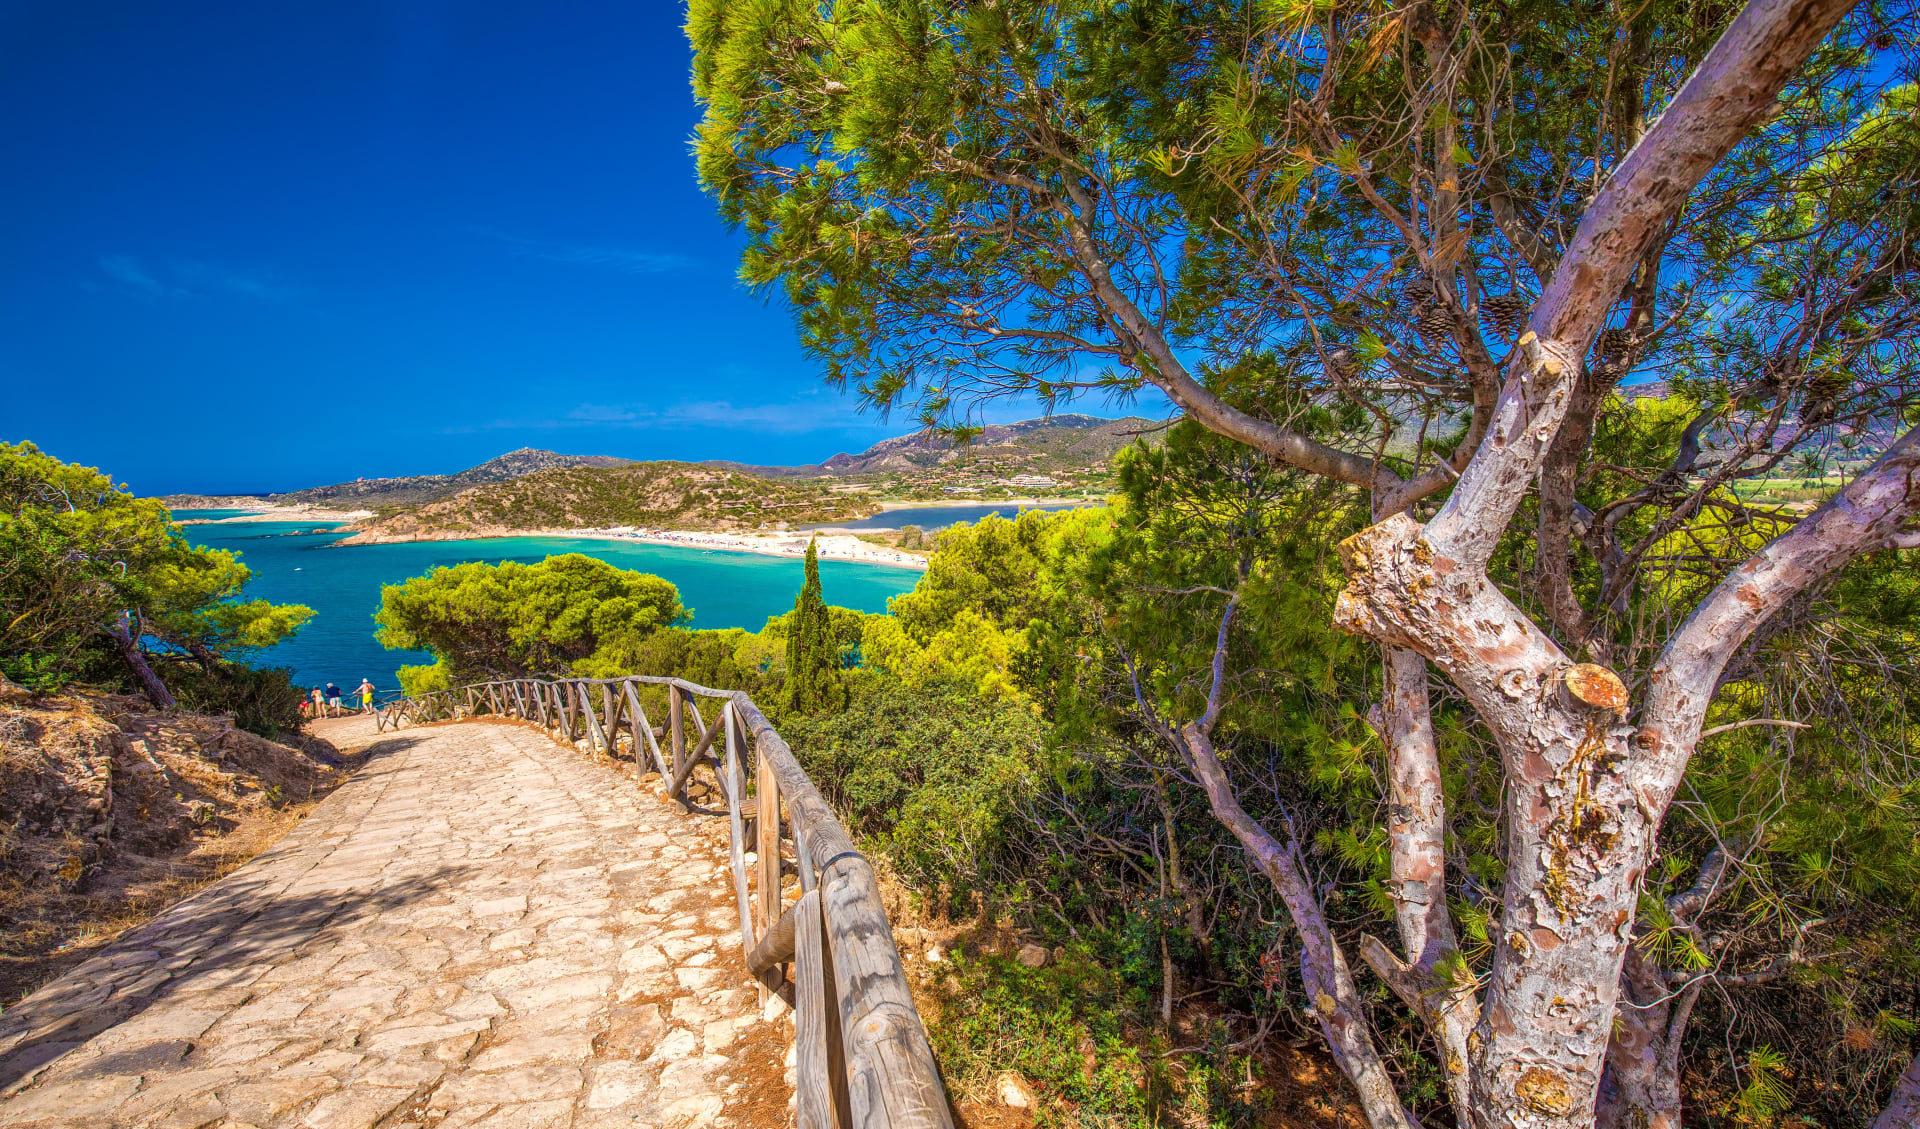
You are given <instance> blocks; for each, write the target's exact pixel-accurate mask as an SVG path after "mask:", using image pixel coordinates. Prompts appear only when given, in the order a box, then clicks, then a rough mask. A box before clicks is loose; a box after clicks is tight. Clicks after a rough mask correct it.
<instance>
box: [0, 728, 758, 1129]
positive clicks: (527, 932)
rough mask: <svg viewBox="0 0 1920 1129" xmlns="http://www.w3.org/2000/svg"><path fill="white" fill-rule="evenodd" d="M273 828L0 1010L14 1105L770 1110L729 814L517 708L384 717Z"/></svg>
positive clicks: (149, 1118) (198, 1111) (725, 1117)
mask: <svg viewBox="0 0 1920 1129" xmlns="http://www.w3.org/2000/svg"><path fill="white" fill-rule="evenodd" d="M326 724H331V725H332V726H333V727H334V730H335V731H334V732H330V733H329V734H328V736H330V737H332V738H333V739H334V740H335V741H336V742H339V743H341V744H343V745H351V744H354V743H356V742H355V741H354V739H353V738H354V736H355V734H358V736H359V740H358V742H357V743H358V744H361V745H368V744H371V747H372V759H371V761H370V762H369V763H368V764H367V766H366V767H365V768H363V769H362V770H361V771H360V772H359V773H358V774H357V775H356V776H355V777H354V778H353V779H352V780H350V781H348V782H347V783H345V784H344V785H342V786H341V787H340V788H339V789H338V790H336V791H335V792H334V793H333V794H332V795H331V796H329V797H328V798H327V799H326V800H325V801H324V802H323V803H322V804H321V805H320V806H319V807H318V808H317V809H316V810H315V811H314V813H313V814H312V815H310V816H309V817H308V818H307V819H306V820H305V821H304V822H303V823H301V825H300V826H299V827H298V828H297V829H296V830H295V831H294V832H293V833H292V834H290V835H289V836H287V838H285V839H284V840H282V841H281V842H280V843H279V844H278V845H277V846H276V847H274V848H273V849H272V850H270V851H268V852H267V853H265V854H263V855H261V856H260V857H259V858H257V859H255V860H254V861H253V862H251V863H249V864H248V865H247V866H246V867H244V868H242V869H241V870H239V871H237V872H235V873H234V874H232V875H230V876H229V877H227V878H226V879H224V880H222V881H220V882H218V883H216V884H214V885H212V886H210V887H208V888H207V889H205V890H203V891H201V892H200V893H199V894H197V895H196V896H194V897H192V898H190V899H188V900H186V901H184V902H181V903H180V904H178V905H176V906H174V907H173V908H171V909H169V910H168V911H166V912H165V913H163V914H161V915H160V916H159V917H157V918H155V919H154V920H153V921H151V922H149V923H148V924H147V925H145V926H143V927H141V928H140V929H138V930H135V931H134V932H132V933H130V934H128V935H127V936H126V937H124V938H122V939H121V940H120V941H118V942H117V943H115V944H114V945H113V946H111V947H110V948H108V949H106V950H104V951H103V952H102V953H101V954H100V955H99V956H98V957H96V958H95V959H93V960H90V961H88V962H87V963H86V964H84V965H82V966H80V967H79V968H77V969H75V970H74V971H73V972H71V973H69V974H68V975H66V976H64V977H62V978H61V979H59V980H57V981H55V982H53V983H52V984H49V985H48V986H47V987H45V988H43V989H42V990H40V991H39V992H36V993H35V994H33V995H32V996H30V997H28V998H27V999H26V1000H24V1001H22V1002H21V1004H20V1005H19V1006H17V1007H15V1008H13V1009H12V1010H9V1011H8V1012H6V1013H5V1014H4V1015H0V1086H4V1087H6V1089H5V1091H4V1092H5V1094H6V1095H7V1096H6V1097H5V1099H4V1101H0V1126H54V1125H58V1126H74V1127H82V1126H127V1127H145V1126H152V1127H155V1129H163V1127H164V1129H202V1127H210V1126H231V1127H234V1129H239V1127H241V1126H256V1127H259V1129H268V1127H273V1126H300V1127H304V1129H360V1127H368V1126H374V1125H379V1126H383V1127H390V1129H402V1127H416V1126H417V1127H421V1129H426V1127H433V1126H437V1127H440V1129H458V1127H461V1126H469V1125H475V1126H486V1127H495V1126H498V1127H502V1129H520V1127H525V1129H535V1127H544V1126H579V1127H597V1126H613V1125H618V1126H636V1125H640V1126H653V1127H656V1129H669V1127H673V1129H678V1127H682V1126H689V1125H720V1126H725V1125H736V1126H746V1127H755V1129H758V1127H761V1126H777V1125H780V1124H783V1123H784V1122H785V1121H786V1120H787V1119H788V1112H787V1110H788V1099H789V1095H790V1093H791V1090H790V1087H789V1085H788V1082H787V1077H788V1075H787V1062H786V1061H785V1060H786V1059H787V1058H788V1054H789V1047H790V1045H791V1035H792V1024H791V1021H790V1019H789V1018H788V1017H786V1016H785V1015H784V1014H782V1011H783V1009H782V1005H781V1004H779V1002H778V1001H777V1000H776V1001H774V1002H772V1003H771V1004H770V1005H768V1006H767V1008H766V1009H765V1010H764V1011H763V1009H762V1007H761V1006H760V1001H759V995H758V992H757V990H756V989H755V988H754V986H753V984H752V981H751V980H750V979H749V978H748V976H747V974H746V970H745V966H744V965H743V963H742V962H741V960H740V956H739V937H738V932H737V931H738V928H739V918H738V915H737V911H736V910H735V908H734V905H733V900H732V896H731V891H732V887H731V879H730V877H729V875H728V873H727V871H726V857H727V849H726V825H725V822H724V821H722V820H718V819H714V818H712V817H710V816H701V815H689V814H685V813H683V812H681V810H680V809H679V807H678V806H677V805H676V804H674V803H672V802H670V801H668V800H666V799H664V798H662V797H661V795H660V794H659V791H658V783H657V781H656V780H655V779H654V778H649V780H648V784H647V786H646V788H644V789H643V788H641V787H638V786H636V784H635V783H634V780H633V778H632V775H631V771H630V769H623V768H621V767H618V766H615V765H613V764H611V763H609V762H606V761H604V760H596V759H595V758H593V757H592V756H590V755H589V754H587V753H583V752H580V751H577V750H575V749H573V748H570V747H567V746H564V745H561V744H558V743H555V742H554V741H552V740H551V739H550V738H548V737H547V736H546V735H545V734H543V733H540V732H538V731H537V730H534V729H532V728H530V727H524V726H519V725H512V724H501V723H493V724H489V723H476V722H467V723H460V724H453V725H439V726H428V727H423V728H418V729H410V730H405V731H402V732H400V733H398V734H390V735H387V736H385V737H384V738H379V739H376V738H375V737H374V735H373V734H372V733H371V732H370V728H371V727H370V725H367V724H366V723H365V722H364V721H352V722H337V723H326Z"/></svg>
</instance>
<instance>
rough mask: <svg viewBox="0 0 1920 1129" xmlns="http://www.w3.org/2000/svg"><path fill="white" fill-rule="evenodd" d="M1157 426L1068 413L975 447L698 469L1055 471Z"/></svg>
mask: <svg viewBox="0 0 1920 1129" xmlns="http://www.w3.org/2000/svg"><path fill="white" fill-rule="evenodd" d="M1152 426H1154V421H1153V420H1150V419H1147V418H1145V417H1144V416H1122V417H1120V418H1118V419H1108V418H1106V417H1104V416H1090V415H1081V414H1078V413H1066V414H1062V415H1056V416H1039V417H1036V418H1034V419H1024V420H1019V421H1017V422H1015V423H994V424H987V425H985V426H984V427H982V428H981V429H980V434H978V435H976V436H975V437H974V438H973V440H972V442H970V443H968V444H965V445H964V446H958V447H956V446H953V445H952V444H950V443H949V444H941V443H938V442H937V437H936V436H934V435H933V434H931V433H929V432H927V431H924V430H922V431H916V432H911V433H909V434H906V435H896V436H894V437H892V438H890V439H882V440H880V441H879V442H878V443H875V444H874V445H873V446H871V447H868V448H867V449H866V450H864V451H862V452H860V453H859V454H858V455H852V454H848V453H847V452H845V451H842V452H840V453H838V454H836V455H834V456H833V457H832V458H829V459H826V460H825V461H823V462H818V463H809V464H806V465H802V466H765V465H758V464H754V463H742V462H735V461H732V460H728V459H703V460H701V462H700V464H699V465H701V466H711V467H721V468H724V469H726V470H733V471H739V472H741V473H744V474H755V475H759V476H761V477H763V478H824V477H828V476H832V475H858V474H885V473H888V472H896V471H897V472H911V471H915V470H925V469H928V468H931V467H936V466H940V465H942V464H945V463H950V462H954V461H956V460H959V459H966V458H983V459H984V458H995V457H1012V458H1015V459H1019V460H1023V461H1027V462H1031V463H1034V464H1035V465H1034V467H1033V469H1036V470H1053V469H1059V468H1060V467H1061V466H1079V465H1085V464H1087V463H1091V462H1104V461H1105V460H1106V459H1107V458H1110V457H1111V456H1112V455H1113V452H1114V451H1116V450H1118V449H1119V448H1121V447H1124V446H1126V445H1127V444H1128V443H1130V442H1132V441H1133V439H1134V437H1135V436H1137V435H1139V434H1141V433H1142V432H1143V431H1144V429H1146V428H1150V427H1152Z"/></svg>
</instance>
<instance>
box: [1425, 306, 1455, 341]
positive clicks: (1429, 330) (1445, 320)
mask: <svg viewBox="0 0 1920 1129" xmlns="http://www.w3.org/2000/svg"><path fill="white" fill-rule="evenodd" d="M1416 324H1418V325H1419V327H1420V334H1421V336H1423V337H1426V338H1428V339H1430V340H1431V341H1433V342H1434V343H1435V344H1441V343H1445V342H1447V341H1451V340H1453V316H1452V315H1451V314H1449V313H1447V311H1446V307H1444V306H1427V307H1426V308H1424V309H1422V310H1421V311H1420V317H1419V320H1418V321H1417V322H1416Z"/></svg>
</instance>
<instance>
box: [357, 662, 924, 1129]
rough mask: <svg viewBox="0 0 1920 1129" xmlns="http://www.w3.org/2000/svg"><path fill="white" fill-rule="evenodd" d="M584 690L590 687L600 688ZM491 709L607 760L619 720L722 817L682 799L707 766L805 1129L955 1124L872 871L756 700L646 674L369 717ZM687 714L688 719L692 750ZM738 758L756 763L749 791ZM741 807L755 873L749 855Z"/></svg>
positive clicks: (438, 694) (472, 690) (422, 702)
mask: <svg viewBox="0 0 1920 1129" xmlns="http://www.w3.org/2000/svg"><path fill="white" fill-rule="evenodd" d="M641 685H653V686H663V687H665V688H666V690H667V701H668V707H667V708H668V715H669V716H668V724H667V725H666V726H665V727H663V732H664V736H665V739H666V740H667V741H668V748H667V749H664V750H663V749H662V748H661V747H660V739H659V738H656V736H655V734H654V729H653V725H652V723H651V722H649V721H648V720H647V715H646V711H645V710H644V709H643V708H642V707H641V704H640V695H639V692H638V687H639V686H641ZM590 687H598V688H599V693H598V695H595V694H594V693H592V692H590V690H589V688H590ZM548 695H551V696H552V699H553V700H552V703H551V709H550V708H549V703H548V701H547V697H548ZM596 696H597V697H599V699H600V707H599V708H600V712H599V713H598V714H596V713H595V712H594V698H595V697H596ZM695 698H708V699H719V700H720V701H721V703H722V704H721V708H720V715H719V716H718V717H715V718H714V719H713V721H712V723H711V724H708V723H706V722H705V721H704V719H702V718H701V717H700V711H699V709H698V707H697V706H694V704H693V701H692V699H695ZM688 710H691V711H692V718H691V719H688V718H687V717H686V714H687V712H688ZM489 713H490V714H493V715H496V716H500V717H512V718H517V719H519V720H523V721H530V722H534V723H535V724H538V725H540V726H541V727H543V728H546V729H550V730H551V729H557V730H559V731H560V733H562V734H563V735H564V736H565V737H566V738H567V740H569V741H572V740H575V739H576V735H577V737H578V739H580V740H584V741H585V742H586V743H587V744H589V745H590V746H592V747H596V748H599V749H602V750H604V751H606V752H608V753H610V754H611V753H615V752H618V751H619V738H620V731H621V730H622V729H625V730H626V733H627V739H628V748H629V749H630V750H631V751H632V755H633V760H634V764H635V766H636V767H637V768H638V769H639V772H640V775H642V776H644V775H645V774H646V773H648V772H657V773H659V775H660V777H661V779H662V782H663V783H665V784H666V785H667V792H668V795H669V796H670V797H671V798H673V799H675V800H677V801H679V802H680V803H681V804H682V805H684V806H686V807H687V808H688V809H689V810H694V811H702V812H709V813H710V814H714V815H719V814H723V813H720V812H718V811H712V810H711V809H708V808H704V807H699V806H697V805H695V804H694V803H693V802H692V800H691V799H689V798H688V796H687V785H688V783H689V782H690V781H691V779H692V777H693V774H694V771H695V769H696V768H697V767H698V766H699V765H701V764H708V765H711V766H712V768H713V775H714V781H715V783H716V785H717V786H718V788H719V791H720V793H721V795H723V796H724V797H725V798H726V801H727V810H726V812H725V813H724V814H725V815H726V816H727V821H728V827H729V831H730V839H729V843H730V852H729V853H730V856H731V860H732V871H733V889H734V901H735V904H736V905H737V906H738V909H739V914H740V948H741V953H742V955H743V957H744V958H745V960H746V962H747V965H748V967H749V969H750V970H751V971H752V972H753V973H754V975H755V976H756V977H758V978H759V979H760V982H761V983H762V985H764V986H765V987H766V988H767V989H768V990H771V991H776V992H779V993H780V994H781V995H782V996H787V997H789V999H790V1000H791V1002H792V1004H793V1007H794V1037H795V1040H796V1043H797V1048H796V1054H795V1059H796V1064H797V1066H796V1086H795V1090H796V1106H797V1109H796V1113H797V1114H798V1122H799V1125H800V1129H952V1127H953V1118H952V1114H951V1112H950V1110H949V1107H948V1105H947V1095H946V1088H945V1087H944V1086H943V1085H942V1083H941V1081H940V1071H939V1068H938V1066H936V1065H935V1063H934V1059H933V1049H932V1047H931V1046H929V1045H928V1043H927V1034H926V1028H925V1025H924V1024H922V1023H921V1021H920V1013H919V1011H918V1010H917V1009H916V1008H915V1007H914V1005H913V995H912V993H911V992H909V991H908V989H907V979H906V970H905V967H904V966H903V965H902V963H901V960H900V950H899V948H898V946H896V945H895V944H894V940H893V927H892V926H891V925H890V924H889V923H888V921H887V914H886V910H885V908H884V906H883V903H882V902H881V899H880V885H879V882H878V881H877V880H876V879H875V877H874V873H873V867H872V866H871V865H869V864H868V862H867V860H866V858H865V856H863V855H862V854H861V853H860V850H859V848H858V847H857V846H855V844H854V842H853V839H852V837H851V836H849V835H848V834H847V832H846V828H844V827H842V826H841V825H840V821H839V819H837V818H836V817H835V816H834V814H833V809H832V808H830V807H829V806H828V805H827V802H826V800H825V799H824V798H823V797H822V796H821V795H820V790H819V789H818V788H815V787H814V785H813V781H812V780H810V779H808V778H807V774H806V771H805V770H804V769H802V768H801V767H800V762H799V761H798V760H796V759H795V758H794V755H793V750H792V748H790V747H789V746H788V745H787V742H786V740H785V739H784V738H783V737H781V736H780V733H779V731H778V730H776V729H774V727H773V725H772V723H771V722H769V721H768V720H767V718H766V715H765V714H763V713H761V712H760V708H759V707H758V706H756V705H754V704H753V699H751V698H749V697H748V696H747V695H746V694H745V693H744V692H741V691H737V690H715V689H712V688H711V687H707V686H701V685H698V684H696V683H692V682H688V681H686V680H684V679H679V678H666V677H660V676H656V675H629V676H627V677H624V678H546V679H536V678H519V679H503V680H498V681H493V682H478V683H473V684H471V685H467V686H462V687H458V688H455V689H448V690H434V691H430V692H428V693H425V694H420V695H417V696H414V697H410V698H402V699H399V700H396V701H394V702H392V703H389V704H388V705H387V706H386V708H384V709H382V710H381V711H379V712H378V713H377V714H375V715H374V716H375V723H376V726H377V728H378V729H379V730H380V731H381V732H386V731H387V730H389V729H398V728H400V727H401V726H402V725H408V724H421V723H424V722H431V721H447V720H457V719H460V718H464V717H472V716H484V715H485V714H489ZM687 720H691V721H692V723H693V734H694V737H695V741H694V742H693V743H692V745H691V747H689V742H688V741H687V725H686V721H687ZM721 749H724V750H725V754H726V760H725V763H724V764H723V763H722V762H721V759H720V755H719V751H720V750H721ZM649 753H651V756H649V755H648V754H649ZM749 756H751V757H752V759H753V761H754V763H755V766H756V767H755V769H754V772H753V796H752V797H751V798H750V799H749V797H748V796H747V795H746V783H747V773H746V763H747V759H748V757H749ZM749 802H751V803H753V805H754V807H753V809H752V811H751V818H752V819H753V820H754V830H755V835H754V838H755V843H754V844H753V846H752V848H751V849H752V850H753V851H754V852H755V854H756V858H755V860H754V864H753V866H752V867H749V866H748V864H747V859H746V855H747V852H748V850H749V847H748V844H747V842H746V834H747V832H746V826H745V825H746V820H747V818H748V817H749V809H748V808H747V806H746V805H747V804H748V803H749ZM783 817H784V818H783ZM783 824H784V827H785V833H784V834H783V826H782V825H783ZM788 838H790V839H791V841H792V843H793V847H794V857H795V860H796V862H797V864H798V865H797V868H796V869H797V871H798V878H799V883H798V884H799V887H800V888H799V891H798V893H799V895H800V896H799V898H798V900H797V901H794V902H791V903H789V902H788V901H787V900H786V896H785V893H784V891H783V890H782V888H781V851H780V844H781V842H782V841H783V839H788ZM789 965H791V966H792V969H791V976H789V974H788V966H789Z"/></svg>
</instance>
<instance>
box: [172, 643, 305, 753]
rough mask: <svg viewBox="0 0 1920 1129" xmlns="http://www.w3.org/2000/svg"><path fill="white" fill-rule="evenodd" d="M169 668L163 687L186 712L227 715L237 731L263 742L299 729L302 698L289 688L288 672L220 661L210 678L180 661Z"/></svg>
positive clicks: (290, 676)
mask: <svg viewBox="0 0 1920 1129" xmlns="http://www.w3.org/2000/svg"><path fill="white" fill-rule="evenodd" d="M167 666H168V671H167V684H168V685H169V686H170V687H171V688H172V690H173V693H174V696H175V697H176V698H177V699H179V702H180V704H181V706H183V707H185V708H186V709H190V710H198V711H199V712H201V713H230V714H232V715H233V723H234V724H235V725H237V726H239V727H240V728H242V729H244V730H246V731H247V732H249V733H258V734H259V735H260V736H262V737H277V736H279V735H280V734H282V733H291V732H294V731H295V730H297V729H299V728H300V703H301V701H303V700H304V699H305V697H306V692H305V691H304V690H302V689H301V688H300V687H298V686H295V685H294V684H293V672H292V671H291V670H289V669H287V668H286V667H268V668H266V669H257V668H254V667H250V666H245V665H243V664H241V663H236V662H224V661H223V662H220V663H218V664H216V665H215V667H214V669H213V671H212V673H209V672H207V671H205V670H203V669H201V668H200V666H199V665H198V664H195V663H188V662H184V661H175V662H171V663H168V664H167Z"/></svg>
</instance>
